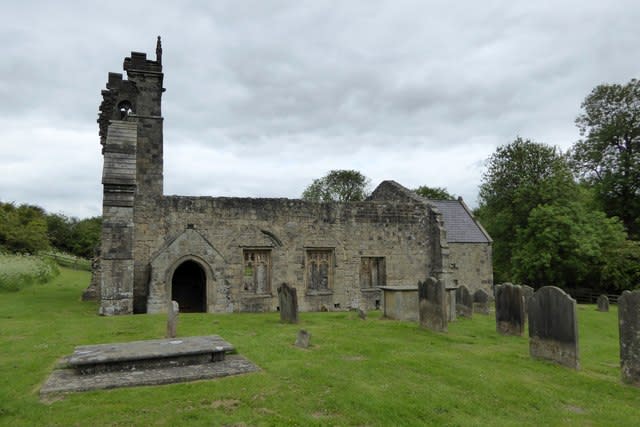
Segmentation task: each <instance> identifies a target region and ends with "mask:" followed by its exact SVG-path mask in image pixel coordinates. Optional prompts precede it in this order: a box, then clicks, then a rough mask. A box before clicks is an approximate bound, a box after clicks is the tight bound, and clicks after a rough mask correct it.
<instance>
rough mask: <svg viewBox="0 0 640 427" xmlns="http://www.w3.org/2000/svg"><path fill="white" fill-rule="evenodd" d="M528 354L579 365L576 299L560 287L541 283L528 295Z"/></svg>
mask: <svg viewBox="0 0 640 427" xmlns="http://www.w3.org/2000/svg"><path fill="white" fill-rule="evenodd" d="M528 308H529V354H531V357H534V358H538V359H547V360H552V361H554V362H557V363H559V364H561V365H564V366H568V367H570V368H573V369H579V368H580V357H579V351H578V319H577V316H576V301H575V300H574V299H573V298H571V296H570V295H568V294H567V293H565V292H564V291H563V290H562V289H560V288H557V287H555V286H545V287H543V288H540V289H538V291H537V292H536V293H534V294H533V296H532V297H531V298H530V299H529V307H528Z"/></svg>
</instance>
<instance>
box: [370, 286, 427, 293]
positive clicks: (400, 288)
mask: <svg viewBox="0 0 640 427" xmlns="http://www.w3.org/2000/svg"><path fill="white" fill-rule="evenodd" d="M378 289H382V290H383V291H416V292H417V291H418V287H417V286H410V285H409V286H407V285H405V286H379V287H378Z"/></svg>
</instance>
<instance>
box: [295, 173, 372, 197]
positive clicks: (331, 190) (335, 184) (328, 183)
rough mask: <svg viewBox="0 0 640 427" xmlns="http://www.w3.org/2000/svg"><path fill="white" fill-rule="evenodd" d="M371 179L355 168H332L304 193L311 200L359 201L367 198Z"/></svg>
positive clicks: (303, 195)
mask: <svg viewBox="0 0 640 427" xmlns="http://www.w3.org/2000/svg"><path fill="white" fill-rule="evenodd" d="M369 183H370V180H369V178H367V177H366V176H364V175H363V174H361V173H360V172H358V171H355V170H332V171H330V172H329V173H328V174H326V175H325V176H324V177H322V178H318V179H315V180H314V181H313V182H312V183H311V184H310V185H309V186H308V187H307V188H306V189H305V190H304V192H303V193H302V199H303V200H306V201H309V202H358V201H362V200H364V199H366V198H367V196H368V194H369Z"/></svg>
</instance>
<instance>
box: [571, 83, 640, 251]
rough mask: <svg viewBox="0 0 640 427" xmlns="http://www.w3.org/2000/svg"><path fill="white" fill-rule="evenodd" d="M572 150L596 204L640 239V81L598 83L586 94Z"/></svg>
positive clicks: (576, 163)
mask: <svg viewBox="0 0 640 427" xmlns="http://www.w3.org/2000/svg"><path fill="white" fill-rule="evenodd" d="M582 109H583V112H582V113H581V114H580V115H579V116H578V117H577V118H576V125H577V127H578V129H579V130H580V134H581V135H582V136H583V137H584V138H583V139H581V140H580V141H578V142H577V143H576V144H575V145H574V147H573V149H572V150H571V160H572V166H573V168H574V170H575V172H576V174H577V175H578V176H580V177H581V178H583V179H584V180H585V181H587V182H589V183H590V184H592V185H593V186H594V189H595V190H596V194H597V196H598V200H599V202H600V206H601V208H602V209H603V210H604V211H605V212H606V213H607V214H608V215H610V216H617V217H619V218H620V219H621V220H622V222H623V223H624V225H625V227H626V228H627V230H628V232H629V234H630V235H631V236H632V237H633V238H636V239H637V238H639V237H640V220H639V218H640V81H639V80H636V79H632V80H631V81H630V82H629V83H627V84H625V85H620V84H611V85H600V86H597V87H596V88H594V89H593V91H592V92H591V93H590V94H589V95H588V96H587V97H586V98H585V100H584V102H583V103H582Z"/></svg>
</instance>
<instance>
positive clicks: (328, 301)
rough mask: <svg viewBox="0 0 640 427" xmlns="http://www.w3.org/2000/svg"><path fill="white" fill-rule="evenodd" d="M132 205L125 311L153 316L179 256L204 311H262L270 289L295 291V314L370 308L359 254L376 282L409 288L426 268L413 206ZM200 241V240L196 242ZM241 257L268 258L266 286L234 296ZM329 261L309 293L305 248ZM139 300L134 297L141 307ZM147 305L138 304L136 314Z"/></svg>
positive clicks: (417, 208) (425, 241)
mask: <svg viewBox="0 0 640 427" xmlns="http://www.w3.org/2000/svg"><path fill="white" fill-rule="evenodd" d="M145 203H146V205H145V204H144V203H143V202H139V204H138V205H137V206H136V207H137V214H136V221H137V222H136V241H135V253H136V261H135V264H136V265H135V268H136V270H139V271H143V272H144V273H143V274H139V275H137V276H136V285H135V288H136V292H135V295H136V301H135V305H136V306H137V307H141V306H142V305H144V302H145V300H146V294H147V286H149V289H150V291H151V290H154V289H155V290H157V293H156V294H155V295H149V301H150V302H153V306H149V307H148V309H149V311H150V312H154V311H163V307H166V305H163V304H165V303H168V302H169V301H170V300H171V296H170V292H171V291H170V286H171V284H170V283H169V281H170V277H171V274H172V270H174V269H175V268H176V266H177V265H176V264H177V263H179V262H180V261H181V260H183V259H187V258H189V257H191V258H193V259H195V260H196V261H197V262H199V263H200V264H201V265H203V267H204V268H205V272H206V273H207V274H210V275H211V277H210V278H209V279H208V282H207V311H217V312H221V311H227V312H228V311H271V310H275V309H276V308H277V295H276V288H277V285H278V284H280V283H283V282H284V283H288V284H289V285H290V286H293V287H295V288H296V289H297V291H298V296H299V299H300V301H299V308H300V310H301V311H319V310H323V309H327V310H336V309H350V308H366V309H373V308H375V306H376V304H379V302H380V298H381V295H380V291H378V290H377V289H361V287H360V283H361V280H360V266H361V263H362V258H363V257H377V258H384V260H385V266H386V268H385V270H386V271H385V275H386V277H385V284H386V285H388V286H401V285H409V284H414V283H416V282H417V281H418V280H422V279H424V278H425V277H427V276H428V275H429V274H430V272H431V270H432V258H431V253H432V249H431V247H432V244H433V240H432V239H430V233H429V230H430V227H429V226H428V221H429V217H428V215H425V206H424V205H423V204H421V203H399V202H359V203H342V204H340V203H322V204H316V203H309V202H304V201H301V200H290V199H249V198H225V197H221V198H211V197H180V196H168V197H163V198H161V199H158V200H157V203H156V202H155V201H151V200H149V201H147V202H145ZM196 236H200V237H196ZM175 242H178V243H175ZM247 250H262V251H265V250H266V251H268V253H269V254H270V258H271V259H270V272H269V277H270V289H269V291H268V292H263V293H261V294H256V293H253V292H246V291H245V289H243V286H242V284H243V280H244V274H245V270H246V265H245V259H244V255H243V254H244V253H245V251H247ZM313 250H322V251H327V252H328V253H329V254H330V257H331V262H330V265H329V275H330V279H329V283H328V284H327V285H328V286H327V288H326V289H311V287H310V284H309V281H310V279H309V277H310V275H309V271H308V268H309V266H308V265H307V264H308V262H309V260H308V255H309V251H313ZM141 299H142V300H141ZM146 309H147V308H146V307H145V310H146Z"/></svg>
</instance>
